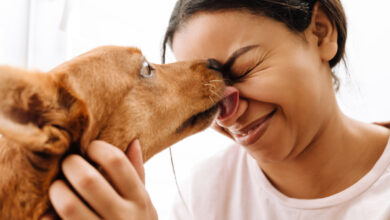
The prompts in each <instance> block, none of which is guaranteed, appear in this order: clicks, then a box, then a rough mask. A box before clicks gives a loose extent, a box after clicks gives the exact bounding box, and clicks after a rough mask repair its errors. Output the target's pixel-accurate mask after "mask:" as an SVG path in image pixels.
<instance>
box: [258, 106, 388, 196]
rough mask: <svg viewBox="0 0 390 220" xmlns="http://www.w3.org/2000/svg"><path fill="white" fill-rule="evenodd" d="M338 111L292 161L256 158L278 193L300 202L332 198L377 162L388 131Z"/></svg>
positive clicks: (386, 139)
mask: <svg viewBox="0 0 390 220" xmlns="http://www.w3.org/2000/svg"><path fill="white" fill-rule="evenodd" d="M338 112H339V114H336V115H334V117H333V119H332V120H330V121H329V123H327V124H326V125H325V126H324V127H323V129H322V130H321V131H320V133H319V134H318V135H316V137H315V138H313V140H312V141H311V142H310V144H309V145H307V146H306V147H305V149H304V150H303V151H301V153H300V154H298V155H297V156H295V157H294V158H290V159H287V160H285V161H281V162H262V161H261V160H260V159H259V158H256V157H255V159H256V160H257V162H258V164H259V166H260V167H261V168H262V170H263V171H264V173H265V174H266V176H267V177H268V179H269V180H270V182H271V183H272V184H273V185H274V186H275V187H276V188H277V189H278V190H279V191H280V192H281V193H283V194H285V195H286V196H289V197H293V198H301V199H313V198H322V197H327V196H330V195H333V194H335V193H337V192H340V191H342V190H344V189H346V188H348V187H349V186H351V185H353V184H354V183H356V182H357V181H358V180H359V179H360V178H362V177H363V176H364V175H365V174H367V173H368V172H369V171H370V169H371V168H372V167H373V166H374V164H375V163H376V161H377V160H378V159H379V157H380V156H381V154H382V152H383V150H384V148H385V146H386V144H387V141H388V137H389V130H388V129H385V128H382V127H380V126H376V125H372V124H366V123H362V122H358V121H355V120H353V119H350V118H348V117H346V116H345V115H343V114H342V113H341V111H338ZM252 156H253V155H252Z"/></svg>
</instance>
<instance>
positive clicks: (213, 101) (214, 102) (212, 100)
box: [209, 96, 217, 104]
mask: <svg viewBox="0 0 390 220" xmlns="http://www.w3.org/2000/svg"><path fill="white" fill-rule="evenodd" d="M209 98H210V100H211V102H212V103H213V104H217V102H216V101H215V100H214V99H213V98H212V97H211V96H209Z"/></svg>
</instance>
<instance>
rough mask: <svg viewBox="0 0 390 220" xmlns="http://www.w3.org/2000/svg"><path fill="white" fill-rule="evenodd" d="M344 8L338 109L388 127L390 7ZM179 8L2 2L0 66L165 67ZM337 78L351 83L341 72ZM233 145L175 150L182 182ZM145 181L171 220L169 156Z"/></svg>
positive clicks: (96, 1)
mask: <svg viewBox="0 0 390 220" xmlns="http://www.w3.org/2000/svg"><path fill="white" fill-rule="evenodd" d="M343 2H344V5H345V9H346V12H347V16H348V22H349V39H348V42H347V55H348V59H347V61H348V63H347V65H348V68H349V73H350V78H349V79H348V78H347V79H344V80H343V81H342V82H343V84H342V87H341V90H340V93H339V100H340V105H341V106H342V108H343V110H344V111H345V112H346V113H347V114H348V115H351V116H352V117H355V118H357V119H360V120H363V121H368V122H370V121H382V120H390V101H389V94H390V86H389V84H390V67H389V59H390V56H389V55H388V53H389V51H390V42H389V39H390V25H389V21H390V13H388V8H389V7H390V2H389V1H387V0H370V1H366V0H344V1H343ZM173 5H174V0H164V1H161V0H143V1H128V0H110V1H109V0H67V1H66V2H65V0H12V1H5V0H0V64H10V65H16V66H21V67H29V68H38V69H41V70H49V69H50V68H52V67H54V66H56V65H58V64H59V63H61V62H63V61H64V60H66V59H69V58H71V57H73V56H75V55H77V54H80V53H82V52H84V51H85V50H87V49H90V48H93V47H96V46H98V45H103V44H117V45H134V46H137V47H139V48H141V49H142V50H143V52H144V54H145V55H146V56H147V58H148V59H149V60H151V61H153V62H160V45H161V41H162V37H163V33H164V30H165V27H166V25H167V22H168V18H169V14H170V12H171V9H172V7H173ZM169 60H170V61H172V60H173V59H172V55H170V59H169ZM338 72H339V75H341V76H344V75H345V70H344V69H343V68H341V69H339V70H338ZM343 78H345V77H343ZM230 143H231V142H230V141H229V140H227V139H225V138H223V137H222V136H221V135H219V134H216V133H215V132H213V131H211V130H208V131H206V132H203V133H201V134H198V135H194V136H192V137H190V138H187V139H186V140H184V141H182V142H180V143H178V144H176V145H174V146H173V147H172V149H173V156H174V158H173V159H174V164H175V168H176V173H177V178H178V180H179V182H181V181H182V180H183V179H185V178H186V177H187V176H188V175H189V173H190V172H191V169H192V167H193V166H196V163H197V162H198V161H200V160H202V159H204V158H206V157H208V156H210V155H212V154H213V153H215V152H216V151H219V150H221V149H224V148H226V147H227V146H228V145H229V144H230ZM146 174H147V179H146V182H147V189H148V191H149V192H150V195H151V197H152V200H153V202H154V204H155V206H156V208H157V210H158V212H159V216H160V219H168V217H167V216H168V215H167V214H168V212H169V208H170V207H169V204H170V203H171V200H172V195H173V194H174V193H175V192H176V186H175V182H174V177H173V175H172V171H171V163H170V158H169V153H168V151H164V152H163V153H161V154H159V155H157V156H155V157H154V158H152V160H150V161H149V162H148V163H147V164H146Z"/></svg>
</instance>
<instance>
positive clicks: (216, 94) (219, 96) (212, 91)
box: [210, 89, 222, 99]
mask: <svg viewBox="0 0 390 220" xmlns="http://www.w3.org/2000/svg"><path fill="white" fill-rule="evenodd" d="M210 92H211V93H213V94H214V95H215V96H217V97H218V98H219V99H221V98H222V96H221V95H219V94H218V93H216V92H215V91H214V90H212V89H210Z"/></svg>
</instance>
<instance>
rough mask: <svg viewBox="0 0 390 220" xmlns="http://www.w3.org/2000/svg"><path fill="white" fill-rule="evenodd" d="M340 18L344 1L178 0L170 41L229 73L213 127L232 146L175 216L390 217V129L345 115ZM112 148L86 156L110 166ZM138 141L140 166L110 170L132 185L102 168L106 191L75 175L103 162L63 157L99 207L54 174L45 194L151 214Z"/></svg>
mask: <svg viewBox="0 0 390 220" xmlns="http://www.w3.org/2000/svg"><path fill="white" fill-rule="evenodd" d="M345 20H346V19H345V16H344V12H343V9H342V6H341V3H340V2H339V0H318V1H313V0H295V1H288V0H284V1H282V0H278V1H277V0H263V1H259V0H258V1H254V0H241V1H234V0H231V1H226V0H225V1H222V0H219V1H218V0H214V1H210V0H196V1H191V0H184V1H179V2H178V3H177V4H176V7H175V9H174V11H173V13H172V16H171V20H170V25H169V27H168V30H167V34H166V39H165V43H169V44H170V46H171V47H172V50H173V52H174V55H175V57H176V59H177V60H179V61H180V60H188V59H199V58H201V59H210V58H213V59H215V60H217V61H218V62H219V63H220V64H221V66H222V67H221V69H222V70H223V72H224V73H225V74H226V77H227V81H228V82H229V83H230V84H231V86H230V87H228V89H227V90H226V91H227V92H226V97H225V101H226V102H227V103H230V104H226V105H225V108H224V111H225V113H224V114H222V115H221V116H220V117H219V118H218V119H217V125H216V128H217V129H218V130H219V131H221V132H223V133H224V134H226V135H228V136H229V137H231V138H233V139H234V140H235V141H236V143H237V146H234V147H231V148H229V149H228V150H227V151H226V152H224V153H222V154H220V155H217V156H216V157H215V158H213V159H212V160H210V161H208V162H205V163H204V164H203V165H201V166H200V167H199V169H198V171H197V172H196V173H195V174H194V176H193V178H192V179H191V183H190V184H188V186H186V188H185V189H184V190H183V201H181V200H180V201H179V202H178V205H177V206H176V207H175V209H174V218H175V219H314V218H317V219H389V218H390V200H389V199H388V198H389V196H390V187H388V186H389V185H390V174H389V171H388V170H389V169H388V168H389V164H390V150H389V149H390V147H389V146H388V145H389V144H388V139H389V135H390V132H389V130H388V129H386V128H384V127H381V126H378V125H373V124H366V123H362V122H359V121H356V120H354V119H351V118H349V117H348V116H346V115H344V114H343V113H342V112H341V111H340V109H339V107H338V105H337V102H336V98H335V89H334V88H336V89H337V85H338V84H337V82H338V81H337V77H336V76H335V75H334V74H333V72H332V68H333V67H334V66H335V65H336V64H338V63H339V62H340V60H342V58H343V55H344V47H345V40H346V24H345ZM111 151H113V148H112V147H110V146H108V145H107V144H104V143H99V142H95V143H93V144H92V146H91V148H90V150H89V155H90V157H91V159H92V160H94V161H95V162H97V163H98V164H103V165H104V163H103V161H104V155H105V154H107V153H110V152H111ZM138 152H139V146H137V144H136V143H135V144H133V146H132V147H131V148H130V150H129V155H131V156H129V157H130V161H132V163H133V165H134V167H135V169H134V167H133V166H131V165H130V163H128V162H126V159H125V157H123V160H122V162H123V165H122V167H123V169H120V171H115V172H116V174H115V175H116V176H117V180H114V181H113V182H114V184H113V185H114V187H113V188H115V189H117V188H118V187H119V188H120V186H122V185H126V184H124V183H128V184H132V185H136V186H137V187H132V188H130V187H128V188H127V189H126V190H125V192H126V193H124V194H125V195H122V196H117V195H116V194H115V193H114V192H111V191H113V189H112V187H111V186H110V185H109V184H108V183H107V182H105V181H104V180H103V178H102V177H101V178H98V179H99V181H100V182H99V184H100V185H101V187H100V188H99V187H98V188H97V189H100V191H96V190H95V191H92V190H91V189H88V187H86V186H82V185H81V186H80V184H79V182H78V181H77V178H80V177H79V176H83V175H85V173H88V172H96V171H93V169H92V168H91V167H90V165H89V164H88V163H87V162H85V161H83V160H82V159H81V158H78V157H76V156H73V157H70V158H67V159H66V160H65V161H64V164H63V169H64V173H65V174H66V173H67V172H66V171H67V170H68V173H74V172H76V174H74V175H73V174H69V176H67V178H68V180H69V182H70V183H71V184H72V185H73V186H74V187H75V188H76V190H78V191H79V193H80V194H81V196H83V199H84V200H85V201H87V203H88V204H89V205H90V206H91V207H92V208H89V207H88V206H86V205H84V204H83V202H82V201H81V200H80V199H78V198H77V197H76V196H74V194H73V193H70V190H69V188H67V186H66V185H65V184H64V183H63V182H60V181H58V182H56V183H54V184H53V186H52V188H51V190H50V196H51V200H52V203H53V206H54V207H55V209H56V210H57V212H58V213H59V215H60V216H61V217H62V218H64V219H67V218H69V219H97V216H98V215H100V216H102V217H103V218H106V219H116V218H117V219H121V217H123V216H124V218H127V219H132V218H134V219H156V218H157V216H156V213H155V210H154V208H153V205H152V204H151V202H150V199H149V197H148V195H147V193H146V191H145V189H144V188H143V187H142V179H143V174H142V173H143V172H142V163H140V161H139V158H140V157H139V156H137V155H138ZM80 166H81V167H83V168H82V169H80V168H78V167H80ZM106 169H107V170H109V171H110V170H111V171H112V172H114V170H115V169H116V170H118V168H114V167H111V168H110V167H106ZM76 170H79V171H78V172H77V171H76ZM137 170H138V172H137ZM137 173H138V174H139V176H140V177H141V178H138V177H137ZM115 175H114V176H115ZM117 190H118V191H121V190H123V189H117ZM129 190H131V191H129ZM121 192H122V191H121ZM84 195H85V196H84ZM113 195H115V196H113ZM61 196H62V197H61ZM64 197H65V198H66V199H63V198H64ZM59 198H62V199H59ZM107 200H110V201H112V203H111V205H109V206H107V204H106V202H105V201H107ZM69 204H74V205H69ZM76 204H77V205H76ZM92 210H94V211H92ZM95 212H96V213H97V214H95Z"/></svg>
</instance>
